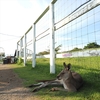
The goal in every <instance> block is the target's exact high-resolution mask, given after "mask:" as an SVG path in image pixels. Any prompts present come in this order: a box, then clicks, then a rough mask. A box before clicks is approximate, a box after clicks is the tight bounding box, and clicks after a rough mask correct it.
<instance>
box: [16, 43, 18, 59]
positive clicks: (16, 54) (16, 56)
mask: <svg viewBox="0 0 100 100" xmlns="http://www.w3.org/2000/svg"><path fill="white" fill-rule="evenodd" d="M16 57H17V58H18V42H17V50H16Z"/></svg>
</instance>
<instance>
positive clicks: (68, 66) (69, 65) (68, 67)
mask: <svg viewBox="0 0 100 100" xmlns="http://www.w3.org/2000/svg"><path fill="white" fill-rule="evenodd" d="M63 65H64V67H65V68H66V69H67V70H69V69H70V67H71V64H70V63H69V64H68V65H66V63H65V62H63Z"/></svg>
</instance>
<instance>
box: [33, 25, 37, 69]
mask: <svg viewBox="0 0 100 100" xmlns="http://www.w3.org/2000/svg"><path fill="white" fill-rule="evenodd" d="M35 49H36V45H35V23H34V24H33V53H32V67H33V68H35V65H36V50H35Z"/></svg>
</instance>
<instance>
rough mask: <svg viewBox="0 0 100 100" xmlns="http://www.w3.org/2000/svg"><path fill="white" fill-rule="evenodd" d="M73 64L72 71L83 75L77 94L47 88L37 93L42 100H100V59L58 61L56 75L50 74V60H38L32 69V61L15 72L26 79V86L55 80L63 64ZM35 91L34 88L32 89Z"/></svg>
mask: <svg viewBox="0 0 100 100" xmlns="http://www.w3.org/2000/svg"><path fill="white" fill-rule="evenodd" d="M63 62H66V63H71V64H72V67H71V70H73V71H76V72H78V73H80V74H81V76H82V77H83V80H84V85H83V87H82V88H81V89H80V90H79V91H78V92H76V93H72V92H64V91H55V92H52V91H50V89H51V88H52V87H46V88H44V89H41V90H40V91H38V92H36V93H35V95H36V96H39V97H40V98H41V100H99V99H100V57H79V58H63V59H56V74H50V67H49V66H50V65H49V59H45V58H43V59H36V67H35V68H32V64H31V61H29V62H27V65H26V67H24V66H22V65H15V66H14V71H15V72H16V73H18V75H19V76H20V77H21V78H22V79H24V86H28V85H30V84H33V83H36V81H35V80H45V79H54V78H56V76H57V74H58V73H59V72H60V71H61V70H62V69H63V65H62V63H63ZM32 89H33V88H32Z"/></svg>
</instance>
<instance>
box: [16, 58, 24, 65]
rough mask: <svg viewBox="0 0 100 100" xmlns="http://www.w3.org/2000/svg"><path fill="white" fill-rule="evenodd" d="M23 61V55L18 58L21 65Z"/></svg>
mask: <svg viewBox="0 0 100 100" xmlns="http://www.w3.org/2000/svg"><path fill="white" fill-rule="evenodd" d="M22 63H23V59H22V58H21V57H19V58H18V60H17V64H18V65H20V64H22Z"/></svg>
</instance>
